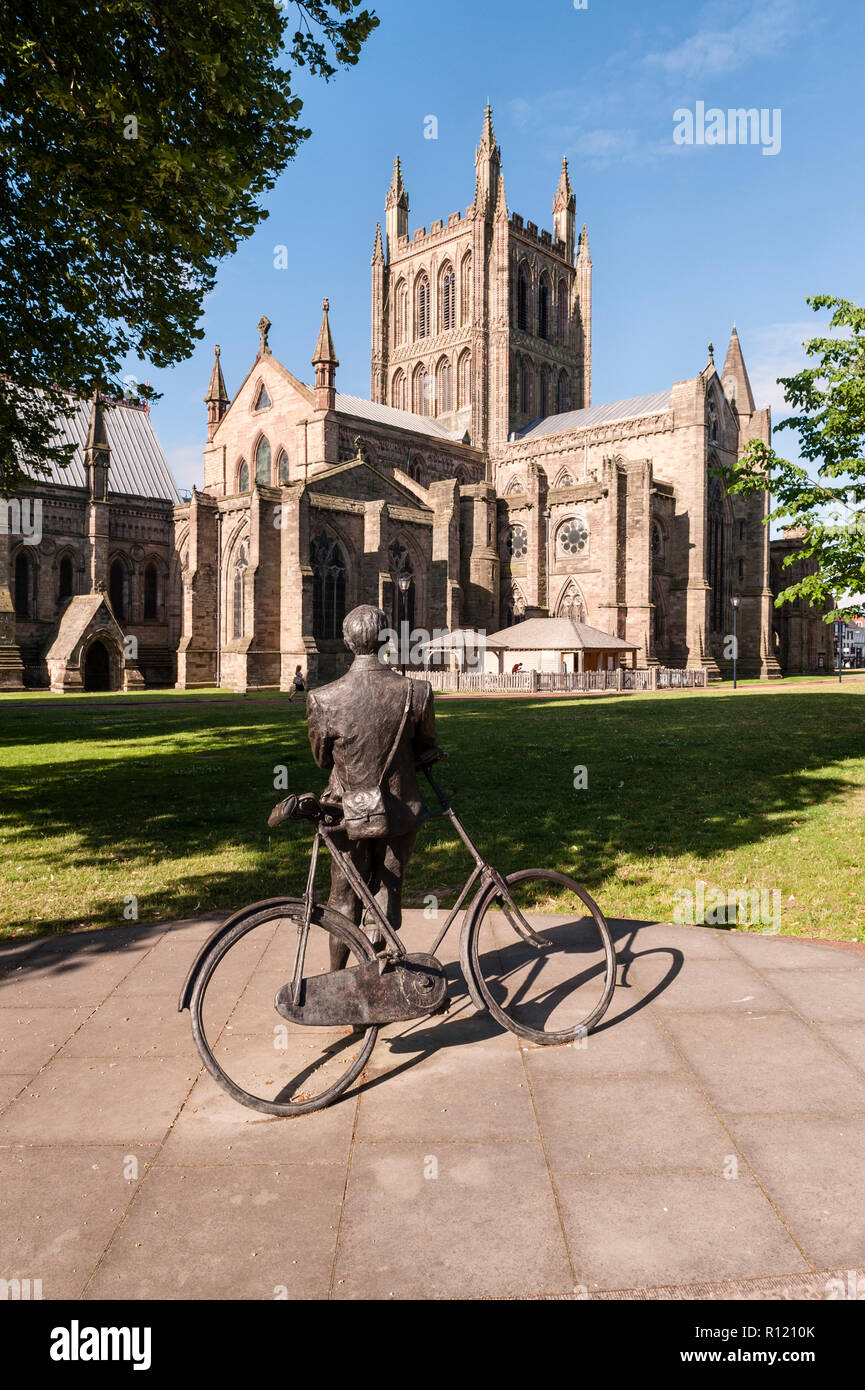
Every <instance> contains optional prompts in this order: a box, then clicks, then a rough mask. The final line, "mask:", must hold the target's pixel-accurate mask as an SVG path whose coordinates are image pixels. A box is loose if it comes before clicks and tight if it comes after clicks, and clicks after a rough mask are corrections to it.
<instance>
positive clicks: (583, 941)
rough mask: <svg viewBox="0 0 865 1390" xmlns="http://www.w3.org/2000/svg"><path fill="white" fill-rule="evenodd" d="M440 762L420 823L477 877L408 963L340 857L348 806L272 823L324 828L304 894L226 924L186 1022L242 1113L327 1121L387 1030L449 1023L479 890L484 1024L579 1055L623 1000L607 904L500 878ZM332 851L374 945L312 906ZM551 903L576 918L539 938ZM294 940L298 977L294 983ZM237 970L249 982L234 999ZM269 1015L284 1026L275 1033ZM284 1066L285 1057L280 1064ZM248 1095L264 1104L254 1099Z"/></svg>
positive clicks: (186, 994)
mask: <svg viewBox="0 0 865 1390" xmlns="http://www.w3.org/2000/svg"><path fill="white" fill-rule="evenodd" d="M445 756H446V755H445V753H444V752H443V750H441V749H438V748H436V749H432V750H429V752H428V753H427V754H426V755H425V756H424V757H423V758H422V759H421V760H420V761H419V763H418V768H419V770H421V771H422V772H423V773H424V775H425V776H426V778H427V781H428V782H429V784H430V786H431V788H432V789H433V791H434V793H435V795H436V797H437V799H438V801H439V805H440V809H439V810H437V811H430V810H426V811H425V813H424V815H423V817H422V820H423V821H426V820H436V819H441V818H445V817H446V818H447V819H449V820H450V822H451V824H452V825H453V827H454V829H455V830H456V832H457V835H458V836H459V838H460V839H461V840H462V842H463V844H464V845H465V847H466V849H467V850H468V851H469V853H470V855H471V856H472V858H473V859H474V869H473V870H472V872H471V873H470V874H469V877H468V878H467V879H466V882H465V884H464V886H463V888H462V891H461V892H460V894H459V896H458V897H457V900H456V902H455V903H454V906H453V907H452V908H451V910H450V912H449V913H448V916H447V920H446V921H445V923H444V926H442V927H441V929H440V930H439V932H438V934H437V936H436V937H435V940H434V941H433V944H432V947H431V950H430V951H429V952H428V953H425V952H414V953H410V952H408V951H407V950H406V947H405V945H404V944H403V942H402V940H401V939H400V936H399V934H398V933H397V932H396V931H394V929H393V928H392V927H391V925H390V923H389V921H388V920H387V917H386V916H385V913H384V911H383V910H382V908H381V907H380V906H379V904H378V902H377V901H376V899H375V898H374V897H373V895H372V893H371V892H370V889H369V887H368V886H367V884H366V883H365V882H364V880H363V878H362V877H361V875H360V874H359V873H358V872H357V870H356V868H355V867H354V865H353V864H352V862H351V860H350V859H349V858H348V857H347V856H346V855H345V854H344V853H343V852H342V851H341V850H340V849H339V847H338V846H337V845H336V844H335V843H334V841H333V831H334V830H335V829H337V827H338V826H339V825H340V821H341V813H340V809H339V808H338V807H336V806H329V805H328V804H327V803H325V802H322V801H320V800H319V799H318V798H317V797H315V796H313V795H311V794H304V795H301V796H290V797H287V798H286V799H285V801H284V802H281V803H280V805H279V806H278V807H277V808H275V810H274V812H273V813H271V822H270V823H271V824H274V823H277V822H276V821H274V817H275V816H277V813H278V816H277V820H278V822H279V823H282V822H284V821H288V820H293V821H303V820H306V821H310V822H311V823H312V824H313V825H314V826H315V838H314V841H313V846H312V853H311V856H310V864H309V871H308V874H307V881H306V890H305V892H304V894H303V896H302V897H300V898H272V899H268V900H267V901H264V902H260V903H253V904H251V905H250V906H249V907H245V908H242V909H241V910H240V911H239V912H237V913H235V914H234V915H233V916H231V917H230V918H228V920H227V921H226V922H224V923H222V925H221V926H220V927H218V928H217V929H216V931H215V932H214V933H213V934H212V936H211V937H210V938H209V940H208V941H206V942H205V943H204V945H203V946H202V948H201V950H200V951H199V953H198V955H197V957H196V959H195V961H194V962H193V965H192V967H191V969H190V971H189V974H188V975H187V978H186V980H185V982H184V985H183V989H182V991H181V995H180V1000H179V1003H178V1009H179V1010H180V1011H181V1012H182V1011H183V1010H184V1009H187V1008H188V1009H189V1012H190V1017H191V1022H192V1033H193V1037H194V1039H195V1043H196V1046H197V1048H198V1051H199V1053H200V1055H201V1059H202V1061H203V1062H204V1065H205V1067H206V1068H207V1070H208V1071H209V1072H210V1074H211V1076H213V1077H214V1079H215V1080H216V1081H217V1082H218V1084H219V1085H220V1086H221V1087H222V1088H223V1089H224V1090H225V1091H227V1092H228V1094H229V1095H231V1096H232V1097H233V1098H234V1099H235V1100H237V1101H239V1102H240V1103H241V1104H242V1105H245V1106H248V1107H250V1108H251V1109H253V1110H258V1111H261V1112H263V1113H264V1114H268V1115H282V1116H290V1115H303V1114H307V1113H309V1112H310V1111H313V1110H320V1109H323V1108H324V1107H325V1106H327V1105H330V1104H331V1103H332V1102H333V1101H334V1100H336V1099H337V1098H338V1097H339V1096H340V1095H342V1094H343V1093H344V1092H345V1091H346V1090H347V1089H348V1087H349V1086H350V1085H351V1084H352V1082H354V1081H355V1080H356V1079H357V1077H359V1076H360V1075H361V1073H362V1072H363V1070H364V1068H365V1067H366V1065H367V1062H368V1061H369V1058H370V1056H371V1054H372V1051H373V1048H374V1047H375V1044H376V1040H377V1038H378V1033H379V1029H380V1028H381V1027H382V1026H386V1025H388V1024H393V1023H399V1022H406V1021H410V1020H412V1019H421V1018H427V1017H432V1016H434V1015H435V1014H437V1013H441V1012H443V1011H444V1010H446V1009H447V1008H448V1006H449V999H448V992H447V979H446V973H445V968H444V966H443V965H442V963H441V962H440V961H439V960H438V959H437V957H436V954H435V953H436V951H437V950H438V949H439V947H440V945H441V943H442V942H443V941H444V939H445V937H446V936H447V934H448V932H449V930H450V928H451V925H452V923H453V922H454V920H455V919H456V916H457V914H458V913H459V911H460V909H461V908H462V907H463V904H464V903H465V902H466V899H467V898H468V897H469V894H470V893H471V892H472V889H475V894H474V898H473V899H472V901H471V902H470V903H469V905H468V907H467V908H466V910H465V917H464V920H463V926H462V932H461V936H460V965H461V968H462V972H463V975H464V977H465V982H466V985H467V988H468V993H469V996H470V998H471V1001H472V1003H473V1004H474V1006H475V1008H476V1009H477V1010H478V1012H488V1013H489V1014H490V1015H491V1016H492V1017H493V1018H494V1019H495V1020H496V1021H497V1022H498V1023H500V1024H501V1025H502V1026H503V1027H505V1028H507V1029H510V1031H511V1032H513V1033H516V1034H517V1035H518V1036H520V1037H522V1038H525V1039H527V1040H529V1041H531V1042H534V1043H537V1044H540V1045H550V1044H552V1045H556V1044H564V1043H575V1042H577V1041H578V1040H579V1039H582V1038H584V1037H585V1036H587V1035H588V1033H589V1032H590V1031H591V1029H592V1028H594V1027H595V1026H596V1025H597V1024H598V1022H599V1021H600V1019H601V1018H602V1017H603V1015H604V1014H605V1012H606V1010H607V1008H608V1007H609V1004H610V1000H611V999H612V996H613V990H614V989H615V983H616V953H615V948H614V945H613V940H612V936H611V934H610V929H609V927H608V925H607V922H606V920H605V918H604V916H603V914H602V912H601V910H600V908H599V907H598V905H597V903H595V902H594V900H593V899H592V898H591V897H590V896H589V894H588V893H587V892H586V890H585V888H583V886H582V885H581V884H579V883H577V882H576V881H575V880H574V879H572V878H570V877H569V876H568V875H567V874H563V873H560V872H559V871H558V870H555V869H522V870H519V871H518V872H516V873H512V874H509V875H507V876H506V877H505V876H503V875H501V874H500V873H499V872H498V870H497V869H495V868H493V866H492V865H491V864H489V863H488V862H487V860H486V859H485V858H484V856H483V855H482V854H481V852H480V850H479V849H478V848H477V846H476V845H475V843H474V841H473V840H472V839H471V837H470V835H469V834H468V832H467V831H466V829H465V827H464V826H463V824H462V822H461V821H460V819H459V817H458V816H457V814H456V812H455V811H454V809H453V807H452V806H451V804H450V800H449V798H448V796H447V795H446V793H445V792H444V791H443V790H442V788H441V787H440V786H439V784H438V782H437V781H436V779H435V777H434V776H433V774H432V767H433V766H434V764H435V763H436V762H438V761H440V759H442V758H444V757H445ZM322 844H324V846H325V847H326V848H327V849H328V850H329V852H330V854H331V855H332V856H334V857H335V858H336V860H337V862H338V863H339V864H340V866H341V869H342V871H343V873H344V874H345V875H346V878H347V879H348V881H349V882H350V883H351V885H352V887H353V888H354V890H355V892H356V893H357V895H358V897H359V898H360V900H361V902H362V903H363V906H364V908H365V915H364V922H365V925H366V926H367V928H368V929H371V930H372V932H373V933H375V934H377V936H378V938H379V941H380V944H379V945H378V946H376V944H374V942H373V940H371V938H370V935H368V934H367V932H365V931H364V930H363V929H362V927H360V926H357V925H355V923H354V922H352V921H350V920H349V919H348V918H347V917H344V916H343V915H342V914H341V913H338V912H335V911H334V910H333V909H332V908H329V907H327V906H325V905H323V904H321V903H318V902H317V901H316V898H315V875H316V869H317V867H318V861H319V855H320V850H321V846H322ZM550 901H552V902H554V903H555V904H556V906H557V907H559V908H561V907H562V906H564V907H565V909H566V911H565V913H564V914H562V913H561V912H560V913H559V914H558V915H559V916H564V918H565V920H564V921H563V922H554V921H550V922H549V924H548V925H547V926H545V928H544V932H545V934H544V935H541V934H540V933H539V932H537V931H535V929H534V927H533V926H532V924H531V922H530V921H529V920H528V917H527V915H526V914H527V913H528V912H530V911H532V910H537V909H538V908H539V907H543V906H544V905H545V904H546V903H549V902H550ZM571 908H575V909H576V911H577V914H578V915H577V917H576V918H574V916H573V913H572V912H571V911H570V909H571ZM554 936H556V937H557V940H553V939H551V938H552V937H554ZM292 937H294V938H295V939H294V941H293V962H294V963H293V966H292V972H291V977H290V979H289V980H288V981H286V980H285V963H286V961H287V960H288V959H290V958H291V948H292V941H291V938H292ZM331 938H334V939H335V940H336V941H338V942H340V943H341V944H342V945H343V946H347V947H348V950H349V957H350V958H351V957H354V961H353V962H352V963H350V964H349V965H348V966H347V967H346V968H345V969H343V970H339V971H331V970H330V967H329V963H328V962H329V945H330V940H331ZM556 947H557V949H554V948H556ZM229 961H230V962H231V963H230V965H228V964H227V962H229ZM223 967H225V969H224V971H223V974H222V976H221V978H220V975H219V972H220V969H221V968H223ZM238 970H240V971H241V972H242V975H241V978H242V979H243V980H245V981H246V983H245V984H244V985H243V988H242V990H241V992H240V994H239V996H238V994H237V990H238V976H237V971H238ZM544 972H546V973H544ZM542 977H543V978H542ZM539 983H540V985H541V987H540V988H534V987H535V986H538V984H539ZM274 987H275V988H274ZM251 990H252V993H250V991H251ZM232 999H233V1000H234V1003H233V1004H232ZM274 1009H275V1011H276V1013H277V1015H278V1016H279V1022H278V1023H276V1024H275V1025H274V1024H273V1022H272V1019H273V1012H272V1011H273V1010H274ZM268 1010H270V1011H271V1012H270V1013H269V1014H268ZM574 1013H576V1015H577V1016H578V1017H577V1019H576V1022H574ZM265 1017H266V1018H268V1019H269V1022H268V1025H267V1027H265V1025H264V1024H263V1022H262V1019H263V1018H265ZM553 1024H555V1026H552V1025H553ZM538 1025H540V1026H538ZM547 1025H549V1026H547ZM268 1027H269V1029H270V1031H268ZM253 1044H254V1045H255V1048H256V1049H257V1053H256V1056H255V1058H254V1059H253V1057H252V1055H251V1054H252V1051H253ZM353 1049H354V1050H353ZM279 1053H282V1054H284V1056H283V1059H282V1062H280V1059H279V1057H278V1055H277V1054H279ZM260 1054H263V1055H260ZM309 1054H314V1055H309ZM319 1054H320V1055H319ZM284 1064H287V1065H289V1066H293V1067H296V1068H297V1071H296V1074H294V1075H293V1076H291V1077H289V1079H288V1080H287V1081H285V1082H284V1083H282V1084H280V1089H279V1090H278V1091H275V1092H273V1093H272V1095H271V1096H270V1097H269V1096H267V1095H260V1094H257V1093H256V1091H258V1090H261V1089H262V1088H264V1089H265V1090H266V1089H268V1088H269V1087H272V1086H276V1085H277V1081H276V1078H275V1073H276V1071H277V1070H278V1067H279V1066H280V1065H284ZM340 1064H341V1065H342V1069H340ZM229 1068H231V1070H232V1071H234V1072H235V1073H236V1072H237V1071H238V1069H240V1071H241V1072H242V1073H243V1077H242V1079H243V1082H244V1084H240V1081H239V1080H237V1079H235V1076H233V1075H232V1074H231V1072H230V1070H229ZM337 1072H339V1074H338V1075H337V1074H336V1073H337ZM267 1073H270V1076H269V1077H268V1079H266V1080H265V1079H264V1076H266V1074H267ZM316 1075H318V1080H319V1081H320V1083H321V1085H322V1087H323V1089H320V1090H319V1091H317V1092H313V1091H312V1090H311V1089H309V1088H310V1087H311V1086H312V1084H313V1080H314V1078H315V1077H316ZM253 1085H254V1086H255V1087H256V1091H253V1090H250V1089H249V1087H250V1086H253Z"/></svg>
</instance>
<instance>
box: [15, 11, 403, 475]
mask: <svg viewBox="0 0 865 1390" xmlns="http://www.w3.org/2000/svg"><path fill="white" fill-rule="evenodd" d="M361 3H362V0H329V2H327V0H306V3H299V0H297V2H296V3H295V0H283V3H282V4H275V3H274V0H21V3H14V0H13V2H12V3H10V2H9V0H7V3H6V4H4V6H3V11H2V19H0V168H2V175H3V177H2V181H0V493H9V492H10V491H12V490H13V489H14V487H15V486H16V485H17V484H19V483H20V482H21V481H22V479H23V478H24V477H25V476H26V475H27V474H30V475H31V476H37V475H41V474H44V473H46V472H47V465H48V463H49V462H55V463H60V464H63V463H64V462H65V461H66V460H67V459H68V457H69V455H70V454H71V452H72V450H71V446H69V445H62V444H58V443H57V440H56V437H55V431H56V430H57V428H58V426H59V425H61V424H62V420H63V417H64V415H66V416H68V415H69V414H70V412H71V410H72V409H73V400H74V399H75V398H77V399H79V400H80V399H81V398H86V397H89V396H91V395H92V394H93V393H94V392H95V391H99V392H104V393H106V394H107V395H109V396H113V397H117V396H120V395H122V394H123V384H122V382H121V378H120V373H121V364H122V362H123V359H124V357H125V356H126V355H127V354H128V353H130V352H134V353H136V354H137V355H138V356H139V357H141V358H143V359H147V360H149V361H151V362H153V363H154V364H155V365H156V366H159V367H164V366H169V365H171V364H172V363H174V362H177V361H180V360H181V359H182V358H184V357H186V356H188V354H189V351H190V346H191V343H192V341H193V340H194V339H197V338H201V337H202V336H203V330H201V329H200V328H198V327H197V323H198V319H199V317H200V315H201V309H202V301H203V297H204V295H205V294H206V293H207V292H208V291H209V290H210V289H211V288H212V287H213V284H214V281H215V278H216V272H217V267H218V264H219V262H220V260H221V259H222V258H223V257H225V256H229V255H231V254H232V252H233V251H235V249H236V248H237V246H238V244H239V243H240V242H241V241H243V240H244V239H245V238H247V237H248V236H250V235H251V233H252V232H253V230H254V229H255V227H256V226H257V224H258V223H259V222H260V221H261V220H262V219H263V218H264V217H266V216H267V214H266V212H265V211H264V210H263V208H262V207H261V206H260V199H261V195H262V194H263V193H264V192H265V191H266V190H267V189H269V188H272V187H273V184H274V183H275V181H276V178H277V176H278V175H279V173H280V172H281V171H282V170H283V169H284V168H285V166H286V165H287V164H288V162H289V160H291V159H292V158H293V156H294V155H295V153H296V151H297V149H298V147H299V146H300V145H301V143H302V142H303V141H304V140H306V139H307V138H308V136H309V135H310V131H309V130H307V129H305V128H304V127H303V126H302V125H301V124H300V114H301V108H302V102H301V100H300V98H299V97H298V96H296V95H295V94H294V92H293V91H292V70H293V68H306V69H308V71H309V72H311V73H312V74H314V75H316V76H320V77H322V78H324V80H325V81H327V80H328V79H329V78H330V77H332V76H333V74H334V73H335V72H336V71H337V66H338V65H343V66H345V65H350V64H354V63H356V62H357V60H358V56H359V54H360V51H361V48H362V46H363V44H364V42H365V40H366V39H367V37H368V36H369V34H370V33H371V32H372V30H373V29H374V28H375V26H376V25H377V24H378V19H377V18H376V17H375V15H374V14H371V13H369V12H368V11H367V10H362V11H360V12H359V13H357V11H358V7H359V5H360V4H361ZM292 20H293V22H294V23H296V25H297V27H296V28H294V29H293V31H292V23H291V21H292ZM127 394H128V391H127ZM138 394H140V395H145V396H151V397H152V396H154V395H155V393H154V392H152V391H148V390H144V391H142V392H140V393H138Z"/></svg>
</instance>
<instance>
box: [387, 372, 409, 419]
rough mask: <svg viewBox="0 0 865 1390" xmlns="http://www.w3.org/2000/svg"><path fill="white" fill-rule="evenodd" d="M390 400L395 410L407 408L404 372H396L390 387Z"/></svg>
mask: <svg viewBox="0 0 865 1390" xmlns="http://www.w3.org/2000/svg"><path fill="white" fill-rule="evenodd" d="M390 401H391V405H393V406H395V407H396V409H397V410H408V401H407V399H406V380H405V372H397V374H396V376H395V377H394V379H393V385H392V386H391V388H390Z"/></svg>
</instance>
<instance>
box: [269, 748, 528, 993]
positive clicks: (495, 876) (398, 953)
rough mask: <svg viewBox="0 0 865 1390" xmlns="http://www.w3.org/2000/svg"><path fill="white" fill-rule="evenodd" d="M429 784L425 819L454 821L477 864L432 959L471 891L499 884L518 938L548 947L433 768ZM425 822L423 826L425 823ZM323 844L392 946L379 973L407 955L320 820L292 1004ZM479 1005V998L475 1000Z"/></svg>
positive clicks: (432, 950) (291, 985) (426, 771)
mask: <svg viewBox="0 0 865 1390" xmlns="http://www.w3.org/2000/svg"><path fill="white" fill-rule="evenodd" d="M423 772H424V775H425V776H426V778H427V781H428V782H429V783H430V786H431V787H432V789H433V791H434V792H435V794H436V796H437V797H438V800H439V802H440V804H441V810H439V811H427V812H426V813H425V815H424V816H423V821H428V820H442V819H444V818H445V817H446V818H447V819H448V820H449V821H450V822H451V825H452V826H453V827H454V830H455V831H456V832H457V834H458V835H459V837H460V839H461V840H462V842H463V844H464V845H465V847H466V849H467V850H468V852H469V854H470V855H471V857H472V859H473V860H474V863H475V866H474V868H473V870H472V872H471V873H470V874H469V876H468V878H467V879H466V881H465V883H464V885H463V888H462V891H461V893H460V894H459V897H458V898H457V900H456V902H455V903H454V905H453V907H452V908H451V910H450V912H449V913H448V917H447V921H446V922H445V924H444V926H443V927H442V928H441V930H440V931H439V933H438V936H437V937H436V938H435V940H434V941H433V944H432V946H431V947H430V950H429V954H430V955H432V956H434V955H435V953H436V951H437V950H438V948H439V946H440V945H441V943H442V942H443V941H444V939H445V937H446V936H447V934H448V932H449V931H450V929H451V926H452V924H453V922H454V920H455V919H456V916H457V913H458V912H459V911H460V909H461V908H462V906H463V903H464V902H465V901H466V899H467V897H468V896H469V894H470V893H471V891H472V889H473V888H474V887H475V885H477V892H476V894H475V897H476V899H478V898H479V896H480V895H481V894H482V892H483V890H484V889H485V888H487V887H489V886H491V885H492V886H495V887H496V888H497V889H498V891H499V894H500V896H501V899H502V908H503V911H504V913H505V916H506V917H507V919H508V921H509V922H510V924H511V926H512V927H513V929H514V931H515V932H516V933H517V935H519V936H521V937H522V938H523V939H524V940H526V941H531V942H532V943H533V944H534V945H536V946H545V945H547V944H548V943H547V942H546V941H545V940H544V938H543V937H541V936H538V934H537V933H536V932H535V931H534V930H533V928H532V927H531V925H530V924H529V922H528V921H527V920H526V918H525V917H524V916H523V914H522V912H521V911H520V909H519V907H518V906H517V904H516V903H515V902H514V900H513V898H512V896H511V893H510V890H509V889H508V885H507V883H506V882H505V880H504V878H503V877H502V875H501V874H500V873H499V872H498V870H497V869H494V868H493V867H492V865H491V864H489V863H488V862H487V860H486V859H485V858H484V856H483V855H482V854H481V852H480V850H479V849H478V847H477V845H476V844H475V842H474V840H473V839H472V837H471V836H470V835H469V833H468V831H467V830H466V828H465V826H464V825H463V823H462V821H461V820H460V818H459V816H458V815H457V814H456V812H455V811H454V809H453V807H452V806H451V804H450V801H449V800H448V798H447V796H446V795H445V793H444V792H443V791H442V789H441V787H440V786H439V784H438V782H437V781H436V780H435V778H434V777H433V775H432V772H431V770H430V769H429V768H424V769H423ZM423 821H422V823H423ZM322 842H323V843H324V844H325V845H326V847H327V849H328V850H329V852H330V854H331V856H332V858H333V859H335V860H336V862H337V863H338V864H339V867H340V869H341V871H342V872H343V874H344V875H345V877H346V879H347V880H348V882H349V883H350V884H351V886H352V888H353V889H354V891H355V893H356V894H357V896H358V898H359V899H360V901H361V902H362V903H363V904H364V906H365V908H366V909H367V911H368V912H370V913H371V914H372V916H373V918H374V919H375V921H376V924H377V925H378V927H379V928H380V930H381V932H382V935H383V936H384V938H385V940H386V942H387V943H388V949H387V950H386V951H384V952H383V954H382V956H381V957H380V962H379V970H380V971H381V972H383V971H384V970H385V969H386V967H387V965H388V964H392V963H393V962H394V961H398V960H400V959H402V958H403V957H404V956H406V955H407V954H408V953H407V951H406V948H405V946H404V944H403V942H402V941H401V940H400V938H399V935H398V934H397V932H395V931H394V929H393V927H392V926H391V924H390V922H389V921H388V919H387V917H386V915H385V913H384V912H383V910H382V908H381V906H380V905H379V903H377V902H376V900H375V898H374V897H373V895H372V893H371V892H370V890H369V887H368V885H367V884H366V883H364V881H363V878H362V877H361V875H360V874H359V873H358V871H357V869H356V868H355V866H354V864H353V863H352V862H351V859H350V858H349V857H348V855H346V854H344V853H343V852H342V850H340V849H339V848H338V847H337V846H336V845H335V844H334V841H333V837H332V835H331V833H330V831H329V829H328V828H327V827H326V826H324V825H322V824H321V822H319V824H318V825H317V826H316V833H315V840H314V841H313V846H312V854H311V855H310V860H309V872H308V874H307V879H306V891H305V893H304V896H303V903H304V914H303V922H302V923H301V926H300V929H299V931H298V938H297V948H296V950H295V956H294V965H293V967H292V974H291V980H290V982H289V991H290V997H291V1000H292V1002H293V1003H297V1002H298V1000H299V998H300V987H301V984H302V982H303V961H304V955H305V950H306V942H307V938H308V935H309V927H310V922H311V920H312V913H313V910H314V908H315V906H316V902H315V874H316V870H317V868H318V858H319V853H320V849H321V844H322ZM475 1002H476V1003H478V1002H479V1001H478V1000H475Z"/></svg>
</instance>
